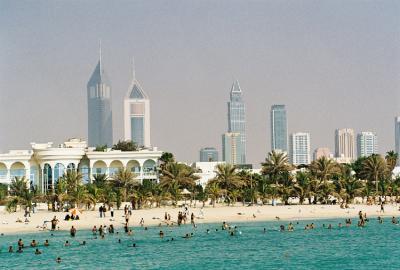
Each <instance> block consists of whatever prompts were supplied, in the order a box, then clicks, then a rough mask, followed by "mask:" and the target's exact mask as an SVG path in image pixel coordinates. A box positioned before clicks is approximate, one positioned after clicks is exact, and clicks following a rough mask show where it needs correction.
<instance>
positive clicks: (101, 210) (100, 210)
mask: <svg viewBox="0 0 400 270" xmlns="http://www.w3.org/2000/svg"><path fill="white" fill-rule="evenodd" d="M99 214H100V218H102V217H103V206H102V205H100V207H99Z"/></svg>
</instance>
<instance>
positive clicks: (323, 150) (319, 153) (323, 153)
mask: <svg viewBox="0 0 400 270" xmlns="http://www.w3.org/2000/svg"><path fill="white" fill-rule="evenodd" d="M322 157H326V158H333V155H332V154H331V150H329V148H328V147H320V148H317V149H315V151H314V160H317V159H320V158H322Z"/></svg>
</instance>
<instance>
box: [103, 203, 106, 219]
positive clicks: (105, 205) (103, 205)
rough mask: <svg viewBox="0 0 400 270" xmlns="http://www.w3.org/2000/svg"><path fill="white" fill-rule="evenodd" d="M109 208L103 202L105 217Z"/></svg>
mask: <svg viewBox="0 0 400 270" xmlns="http://www.w3.org/2000/svg"><path fill="white" fill-rule="evenodd" d="M106 212H107V208H106V205H105V204H103V217H106Z"/></svg>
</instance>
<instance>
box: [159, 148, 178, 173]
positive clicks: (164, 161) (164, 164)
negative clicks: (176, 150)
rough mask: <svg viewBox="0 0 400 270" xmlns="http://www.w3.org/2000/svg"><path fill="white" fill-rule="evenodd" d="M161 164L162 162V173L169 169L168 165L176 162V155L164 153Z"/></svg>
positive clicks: (160, 160)
mask: <svg viewBox="0 0 400 270" xmlns="http://www.w3.org/2000/svg"><path fill="white" fill-rule="evenodd" d="M159 162H160V170H161V172H162V171H163V170H165V168H166V167H167V164H169V163H174V162H175V158H174V155H173V154H172V153H169V152H163V153H162V155H161V157H160V159H159Z"/></svg>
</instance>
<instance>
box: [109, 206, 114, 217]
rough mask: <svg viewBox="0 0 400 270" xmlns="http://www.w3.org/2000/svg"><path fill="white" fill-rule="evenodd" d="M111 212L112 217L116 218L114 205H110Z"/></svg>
mask: <svg viewBox="0 0 400 270" xmlns="http://www.w3.org/2000/svg"><path fill="white" fill-rule="evenodd" d="M110 213H111V218H114V208H113V207H112V206H111V207H110Z"/></svg>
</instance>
